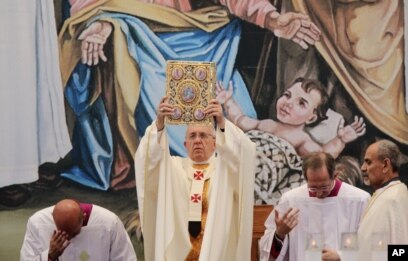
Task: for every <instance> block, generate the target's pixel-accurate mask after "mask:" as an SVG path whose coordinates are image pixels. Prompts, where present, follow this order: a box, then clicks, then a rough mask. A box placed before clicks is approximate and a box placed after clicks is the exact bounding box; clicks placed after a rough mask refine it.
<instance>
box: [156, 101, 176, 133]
mask: <svg viewBox="0 0 408 261" xmlns="http://www.w3.org/2000/svg"><path fill="white" fill-rule="evenodd" d="M167 101H168V98H167V97H166V96H165V97H163V98H162V99H161V100H160V103H159V106H158V108H157V118H156V127H157V129H158V130H162V129H163V128H164V117H165V116H171V115H172V114H173V112H174V108H173V105H171V104H170V103H168V102H167Z"/></svg>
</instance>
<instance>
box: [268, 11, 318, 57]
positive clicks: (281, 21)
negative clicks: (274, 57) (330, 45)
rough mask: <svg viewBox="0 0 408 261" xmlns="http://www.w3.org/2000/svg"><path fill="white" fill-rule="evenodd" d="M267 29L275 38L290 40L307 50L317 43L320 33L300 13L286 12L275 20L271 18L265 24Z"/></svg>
mask: <svg viewBox="0 0 408 261" xmlns="http://www.w3.org/2000/svg"><path fill="white" fill-rule="evenodd" d="M266 26H267V28H268V29H269V30H271V31H273V33H274V34H275V35H276V36H277V37H281V38H284V39H288V40H292V41H293V42H295V43H297V44H298V45H300V46H301V47H302V48H303V49H307V48H308V47H309V46H310V45H314V44H315V42H316V41H319V39H320V34H321V31H320V30H319V28H317V26H316V25H315V24H314V23H313V22H312V21H311V20H310V18H309V17H308V16H307V15H305V14H301V13H294V12H287V13H283V14H280V15H279V16H277V18H271V19H270V20H269V22H268V23H267V24H266Z"/></svg>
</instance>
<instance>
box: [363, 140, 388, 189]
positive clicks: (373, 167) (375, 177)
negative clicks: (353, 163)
mask: <svg viewBox="0 0 408 261" xmlns="http://www.w3.org/2000/svg"><path fill="white" fill-rule="evenodd" d="M377 151H378V144H372V145H370V146H369V147H368V148H367V151H366V153H365V156H364V163H363V165H362V166H361V171H362V172H363V177H364V178H367V179H368V180H369V184H370V186H371V187H372V188H374V189H377V188H379V187H380V186H381V185H382V184H383V183H384V182H385V179H386V175H385V169H384V167H385V164H384V161H382V160H380V159H378V155H377Z"/></svg>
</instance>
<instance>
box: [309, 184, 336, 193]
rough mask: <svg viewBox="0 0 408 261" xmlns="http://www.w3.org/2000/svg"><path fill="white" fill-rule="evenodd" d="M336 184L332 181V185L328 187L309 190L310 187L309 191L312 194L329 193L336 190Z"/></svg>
mask: <svg viewBox="0 0 408 261" xmlns="http://www.w3.org/2000/svg"><path fill="white" fill-rule="evenodd" d="M334 184H335V183H334V181H332V184H330V185H327V186H323V187H320V188H309V187H308V188H307V189H308V190H309V192H310V193H317V192H319V191H321V192H329V191H331V190H332V189H333V188H334Z"/></svg>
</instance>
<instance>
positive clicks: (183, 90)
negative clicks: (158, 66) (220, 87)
mask: <svg viewBox="0 0 408 261" xmlns="http://www.w3.org/2000/svg"><path fill="white" fill-rule="evenodd" d="M215 81H216V70H215V63H214V62H193V61H167V68H166V96H167V97H168V98H169V103H170V104H172V105H173V106H174V108H175V111H174V113H173V115H172V116H170V117H166V123H167V124H213V119H212V118H211V117H206V116H205V115H204V112H203V111H204V108H205V107H207V105H208V103H209V101H210V100H211V99H213V98H215Z"/></svg>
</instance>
